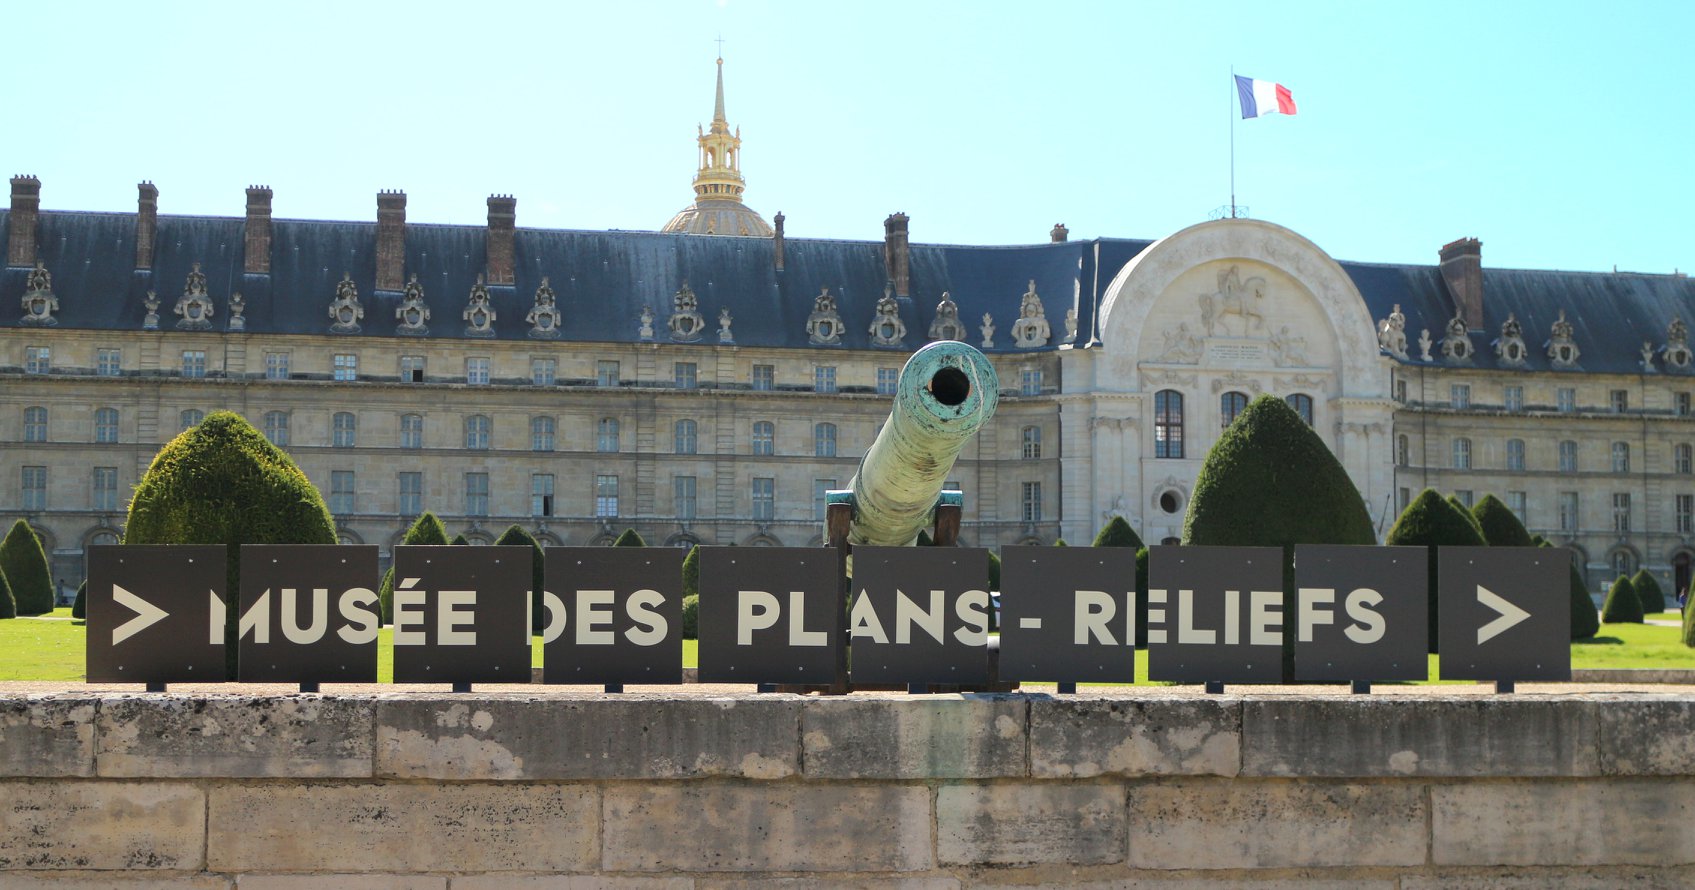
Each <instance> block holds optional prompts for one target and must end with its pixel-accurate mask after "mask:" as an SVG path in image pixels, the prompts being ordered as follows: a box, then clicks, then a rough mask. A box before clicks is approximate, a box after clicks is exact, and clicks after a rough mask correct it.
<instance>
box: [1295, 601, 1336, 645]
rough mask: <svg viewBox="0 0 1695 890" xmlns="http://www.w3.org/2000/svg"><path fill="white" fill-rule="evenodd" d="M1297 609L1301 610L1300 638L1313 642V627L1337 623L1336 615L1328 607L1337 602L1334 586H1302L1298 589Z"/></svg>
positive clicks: (1305, 641) (1303, 640)
mask: <svg viewBox="0 0 1695 890" xmlns="http://www.w3.org/2000/svg"><path fill="white" fill-rule="evenodd" d="M1296 593H1297V594H1298V596H1297V598H1296V606H1295V607H1296V609H1298V610H1299V612H1300V618H1299V621H1298V625H1299V628H1300V633H1299V640H1300V641H1301V642H1303V643H1310V642H1312V633H1313V629H1314V628H1316V627H1317V626H1318V625H1320V624H1335V623H1336V616H1335V615H1334V614H1333V613H1332V612H1331V610H1330V609H1329V608H1320V607H1321V606H1324V607H1328V606H1331V605H1334V604H1335V602H1336V588H1334V587H1302V588H1301V589H1300V590H1298V591H1296Z"/></svg>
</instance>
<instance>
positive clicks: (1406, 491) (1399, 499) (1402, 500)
mask: <svg viewBox="0 0 1695 890" xmlns="http://www.w3.org/2000/svg"><path fill="white" fill-rule="evenodd" d="M1410 503H1412V489H1410V488H1406V487H1402V488H1401V490H1400V491H1397V492H1396V493H1395V512H1396V513H1405V512H1406V511H1407V505H1408V504H1410Z"/></svg>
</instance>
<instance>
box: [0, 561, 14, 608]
mask: <svg viewBox="0 0 1695 890" xmlns="http://www.w3.org/2000/svg"><path fill="white" fill-rule="evenodd" d="M16 617H18V603H17V601H16V600H14V599H12V585H10V584H7V583H6V573H5V571H4V570H0V618H16Z"/></svg>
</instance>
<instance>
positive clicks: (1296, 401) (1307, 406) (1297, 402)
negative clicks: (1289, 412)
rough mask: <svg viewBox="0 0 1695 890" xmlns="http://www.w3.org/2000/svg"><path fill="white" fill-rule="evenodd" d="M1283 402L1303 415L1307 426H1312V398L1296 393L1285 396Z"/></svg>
mask: <svg viewBox="0 0 1695 890" xmlns="http://www.w3.org/2000/svg"><path fill="white" fill-rule="evenodd" d="M1283 401H1285V402H1287V403H1288V405H1289V407H1291V408H1293V409H1295V413H1296V414H1299V415H1301V420H1304V421H1306V424H1307V426H1312V396H1309V395H1307V394H1305V393H1295V394H1293V395H1290V396H1285V397H1284V399H1283Z"/></svg>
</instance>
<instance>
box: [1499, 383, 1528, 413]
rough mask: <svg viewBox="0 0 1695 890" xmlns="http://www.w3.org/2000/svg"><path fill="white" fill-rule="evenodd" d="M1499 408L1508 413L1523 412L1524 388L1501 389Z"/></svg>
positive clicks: (1509, 387)
mask: <svg viewBox="0 0 1695 890" xmlns="http://www.w3.org/2000/svg"><path fill="white" fill-rule="evenodd" d="M1501 406H1502V407H1503V408H1506V409H1507V410H1508V411H1523V410H1524V387H1522V386H1506V387H1502V388H1501Z"/></svg>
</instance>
